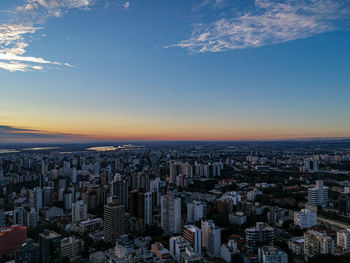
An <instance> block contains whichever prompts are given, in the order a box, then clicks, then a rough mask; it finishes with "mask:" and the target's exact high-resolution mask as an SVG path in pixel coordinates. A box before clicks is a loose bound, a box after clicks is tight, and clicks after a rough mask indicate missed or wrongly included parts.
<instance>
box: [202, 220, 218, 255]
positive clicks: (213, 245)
mask: <svg viewBox="0 0 350 263" xmlns="http://www.w3.org/2000/svg"><path fill="white" fill-rule="evenodd" d="M201 226H202V244H203V247H205V248H206V249H207V251H208V253H209V255H211V256H218V255H219V254H220V247H221V229H220V228H219V227H217V226H215V224H214V221H213V220H208V221H202V222H201Z"/></svg>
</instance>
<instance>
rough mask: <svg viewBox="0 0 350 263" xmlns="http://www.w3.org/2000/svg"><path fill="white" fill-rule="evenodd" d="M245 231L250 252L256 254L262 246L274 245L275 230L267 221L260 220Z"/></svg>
mask: <svg viewBox="0 0 350 263" xmlns="http://www.w3.org/2000/svg"><path fill="white" fill-rule="evenodd" d="M245 233H246V246H247V251H248V253H250V254H256V253H257V252H258V247H260V246H263V245H269V246H272V245H274V241H275V230H274V229H273V228H272V227H270V226H269V225H267V224H265V223H262V222H258V223H256V225H255V227H252V228H247V229H246V230H245Z"/></svg>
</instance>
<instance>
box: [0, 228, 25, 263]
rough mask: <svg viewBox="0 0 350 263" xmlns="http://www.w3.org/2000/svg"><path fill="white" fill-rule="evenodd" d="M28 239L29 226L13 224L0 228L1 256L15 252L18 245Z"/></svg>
mask: <svg viewBox="0 0 350 263" xmlns="http://www.w3.org/2000/svg"><path fill="white" fill-rule="evenodd" d="M26 239H27V227H26V226H20V225H13V226H11V227H2V228H0V257H2V256H3V255H9V254H15V251H16V249H17V247H18V246H19V245H21V244H23V243H24V242H25V241H26Z"/></svg>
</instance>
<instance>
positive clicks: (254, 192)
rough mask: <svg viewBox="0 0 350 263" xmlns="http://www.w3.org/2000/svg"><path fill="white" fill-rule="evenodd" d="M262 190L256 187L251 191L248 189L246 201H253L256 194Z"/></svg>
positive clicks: (259, 193)
mask: <svg viewBox="0 0 350 263" xmlns="http://www.w3.org/2000/svg"><path fill="white" fill-rule="evenodd" d="M261 194H262V192H261V191H260V190H259V189H258V188H254V190H253V191H249V192H248V193H247V200H248V201H252V202H254V201H255V198H256V197H257V196H258V195H261Z"/></svg>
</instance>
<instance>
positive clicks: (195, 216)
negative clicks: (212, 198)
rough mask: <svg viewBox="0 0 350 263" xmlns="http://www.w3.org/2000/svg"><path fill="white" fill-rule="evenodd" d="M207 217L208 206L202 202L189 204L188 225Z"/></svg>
mask: <svg viewBox="0 0 350 263" xmlns="http://www.w3.org/2000/svg"><path fill="white" fill-rule="evenodd" d="M205 216H206V204H205V203H203V202H200V201H192V202H191V203H188V204H187V223H192V222H196V221H199V220H201V219H202V218H204V217H205Z"/></svg>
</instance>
